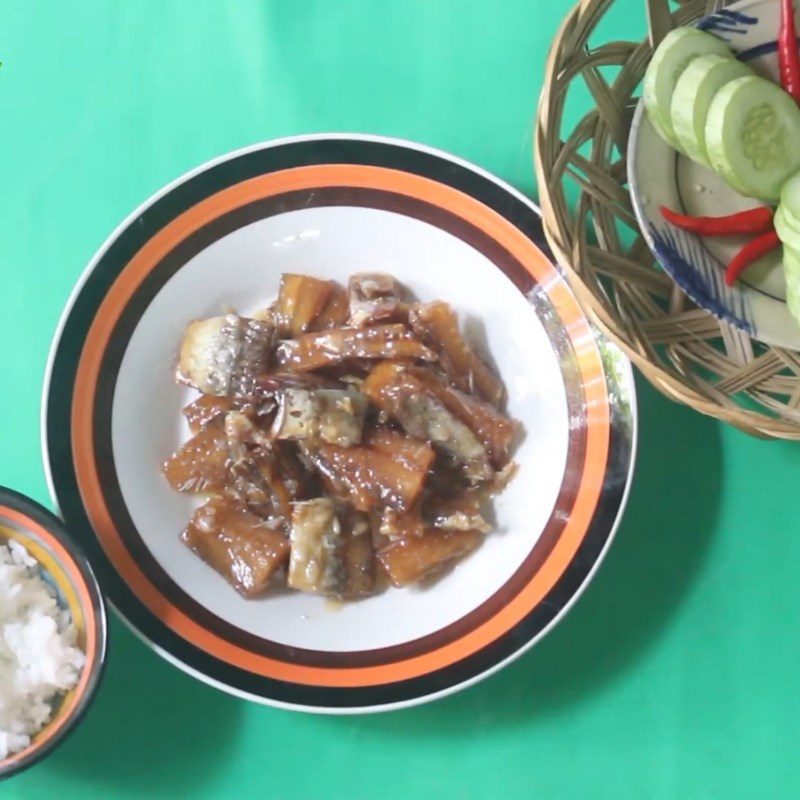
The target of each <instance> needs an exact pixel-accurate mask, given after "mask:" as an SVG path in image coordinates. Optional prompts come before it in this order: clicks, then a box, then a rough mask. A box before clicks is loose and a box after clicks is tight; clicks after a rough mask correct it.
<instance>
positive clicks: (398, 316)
mask: <svg viewBox="0 0 800 800" xmlns="http://www.w3.org/2000/svg"><path fill="white" fill-rule="evenodd" d="M347 288H348V294H349V296H350V321H349V323H348V324H349V325H352V326H353V327H355V328H360V327H363V326H364V325H373V324H375V323H376V322H406V321H407V320H408V305H407V304H406V303H404V302H403V288H402V286H401V285H400V284H399V283H398V281H396V280H395V279H394V278H393V277H392V276H391V275H385V274H383V273H381V272H360V273H358V274H356V275H352V276H351V277H350V281H349V282H348V285H347Z"/></svg>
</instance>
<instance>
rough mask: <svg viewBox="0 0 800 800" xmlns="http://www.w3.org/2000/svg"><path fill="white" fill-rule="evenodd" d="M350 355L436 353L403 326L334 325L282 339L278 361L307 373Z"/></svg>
mask: <svg viewBox="0 0 800 800" xmlns="http://www.w3.org/2000/svg"><path fill="white" fill-rule="evenodd" d="M351 358H380V359H397V358H415V359H420V360H422V361H434V360H435V359H436V356H435V354H434V353H433V352H432V351H431V350H429V349H428V348H427V347H425V346H424V345H423V344H421V343H420V342H419V341H417V339H415V338H414V336H413V335H412V334H411V332H410V331H409V330H408V328H406V327H405V326H404V325H375V326H374V327H371V328H331V329H330V330H327V331H320V332H318V333H307V334H305V335H304V336H301V337H299V338H298V339H287V340H286V341H284V342H281V343H280V344H279V345H278V347H277V349H276V351H275V360H276V362H277V363H278V364H279V365H280V366H281V367H283V368H285V369H291V370H295V371H296V372H306V371H308V370H312V369H320V368H322V367H330V366H333V365H334V364H340V363H341V362H342V361H345V360H347V359H351Z"/></svg>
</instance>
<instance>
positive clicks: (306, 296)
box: [272, 272, 333, 339]
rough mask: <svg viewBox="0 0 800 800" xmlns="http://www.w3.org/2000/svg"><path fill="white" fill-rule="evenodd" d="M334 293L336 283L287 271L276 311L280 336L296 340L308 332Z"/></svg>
mask: <svg viewBox="0 0 800 800" xmlns="http://www.w3.org/2000/svg"><path fill="white" fill-rule="evenodd" d="M332 290H333V282H332V281H321V280H318V279H317V278H312V277H311V276H309V275H292V274H291V273H288V272H284V273H283V275H281V289H280V293H279V294H278V300H277V301H276V303H275V306H274V307H273V309H272V312H273V319H274V321H275V325H276V328H277V335H278V337H279V338H281V339H284V338H287V337H292V338H294V337H297V336H300V335H301V334H304V333H305V332H306V331H308V330H309V326H310V325H311V323H312V321H313V320H314V319H315V318H316V317H317V315H318V314H319V313H320V312H321V311H322V310H323V309H324V308H325V307H326V305H327V303H328V299H329V298H330V296H331V292H332Z"/></svg>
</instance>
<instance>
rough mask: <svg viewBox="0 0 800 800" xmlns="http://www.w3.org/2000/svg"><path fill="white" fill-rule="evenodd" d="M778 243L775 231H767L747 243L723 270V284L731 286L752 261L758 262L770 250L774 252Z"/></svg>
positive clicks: (779, 241)
mask: <svg viewBox="0 0 800 800" xmlns="http://www.w3.org/2000/svg"><path fill="white" fill-rule="evenodd" d="M780 243H781V240H780V239H779V238H778V234H777V233H775V231H767V232H766V233H762V234H761V236H756V238H755V239H752V240H751V241H749V242H748V243H747V244H746V245H745V246H744V247H743V248H742V249H741V250H740V251H739V252H738V253H737V254H736V255H735V256H734V257H733V259H732V260H731V263H730V264H728V268H727V269H726V270H725V283H727V284H728V286H733V284H734V283H736V281H737V279H738V278H739V276H740V275H741V274H742V273H743V272H744V271H745V270H746V269H747V268H748V267H749V266H750V265H751V264H752V263H753V262H754V261H758V259H759V258H761V256H765V255H766V254H767V253H769V251H770V250H774V249H775V248H776V247H777V246H778V245H779V244H780Z"/></svg>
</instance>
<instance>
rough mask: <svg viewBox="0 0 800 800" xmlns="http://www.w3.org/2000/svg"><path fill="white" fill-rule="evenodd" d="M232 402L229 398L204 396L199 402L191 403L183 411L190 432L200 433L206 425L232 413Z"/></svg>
mask: <svg viewBox="0 0 800 800" xmlns="http://www.w3.org/2000/svg"><path fill="white" fill-rule="evenodd" d="M230 408H231V401H230V399H229V398H227V397H214V396H213V395H210V394H203V395H200V397H198V398H197V400H195V401H193V402H191V403H189V405H188V406H186V407H185V408H184V409H183V412H182V413H183V416H184V417H185V418H186V422H188V423H189V430H190V431H191V432H192V433H193V434H194V433H199V432H200V431H201V430H202V429H203V428H205V426H206V425H208V424H209V423H210V422H214V421H215V420H219V419H220V418H221V417H222V416H223V415H224V414H225V413H226V412H228V411H230Z"/></svg>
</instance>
